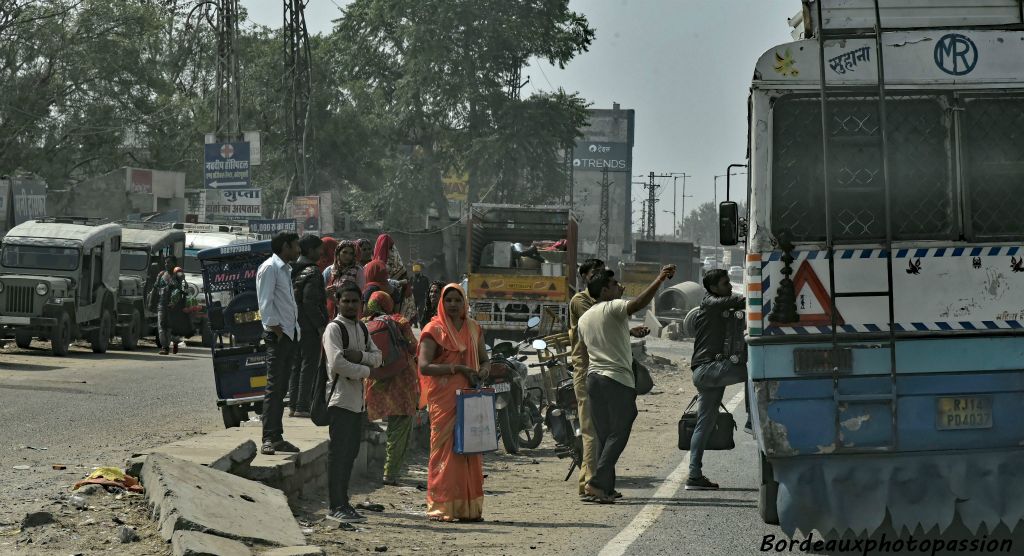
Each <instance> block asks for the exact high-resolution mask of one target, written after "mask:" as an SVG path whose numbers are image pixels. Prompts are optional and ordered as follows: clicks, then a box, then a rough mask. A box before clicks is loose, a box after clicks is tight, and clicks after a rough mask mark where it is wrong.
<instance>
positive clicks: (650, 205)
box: [643, 172, 673, 239]
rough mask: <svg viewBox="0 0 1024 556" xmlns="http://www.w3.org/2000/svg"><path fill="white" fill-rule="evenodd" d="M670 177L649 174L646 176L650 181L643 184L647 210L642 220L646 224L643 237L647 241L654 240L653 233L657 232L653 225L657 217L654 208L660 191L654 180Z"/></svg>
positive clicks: (669, 175)
mask: <svg viewBox="0 0 1024 556" xmlns="http://www.w3.org/2000/svg"><path fill="white" fill-rule="evenodd" d="M671 177H673V175H672V174H655V173H654V172H651V173H650V174H648V178H649V180H650V181H648V182H647V183H644V184H643V186H644V189H646V190H647V205H646V207H647V210H646V218H644V221H645V222H646V223H647V229H646V230H645V233H644V235H645V236H646V237H647V239H655V232H656V231H657V226H656V225H655V222H656V220H657V217H658V211H657V210H656V208H657V206H658V189H660V188H661V186H660V185H658V184H657V183H655V182H654V178H671Z"/></svg>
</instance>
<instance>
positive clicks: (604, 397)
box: [579, 265, 676, 504]
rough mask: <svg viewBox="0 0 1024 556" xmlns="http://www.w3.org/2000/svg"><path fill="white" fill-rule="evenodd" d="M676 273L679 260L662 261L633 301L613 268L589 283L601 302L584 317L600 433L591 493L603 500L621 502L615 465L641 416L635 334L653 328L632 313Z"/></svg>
mask: <svg viewBox="0 0 1024 556" xmlns="http://www.w3.org/2000/svg"><path fill="white" fill-rule="evenodd" d="M675 273H676V267H675V265H666V266H664V267H662V269H661V272H660V273H658V277H657V278H655V279H654V281H653V282H651V284H650V285H649V286H647V288H646V289H645V290H644V291H643V293H641V294H640V295H638V296H637V297H636V298H634V299H633V300H631V301H625V300H623V299H620V298H621V297H622V293H623V291H624V290H623V288H622V286H621V285H620V284H619V282H618V280H616V279H615V278H614V276H615V273H614V272H612V271H610V270H604V271H599V272H598V273H597V274H596V275H595V276H594V277H593V278H591V279H590V282H589V283H588V284H587V290H588V291H589V293H590V296H591V297H592V298H594V299H595V300H596V301H597V303H596V304H595V305H594V306H593V307H591V308H590V310H588V311H587V312H586V313H585V314H584V315H583V316H582V317H580V321H579V341H580V343H581V344H582V345H583V349H584V350H585V351H584V353H585V357H586V359H585V361H586V365H587V397H588V398H589V399H590V415H591V418H592V419H593V421H594V432H595V433H596V434H597V441H598V455H597V467H596V468H595V469H594V471H593V472H592V476H591V478H590V481H588V482H587V484H586V486H585V487H584V488H585V493H586V494H587V495H588V496H590V497H591V498H592V499H593V500H594V501H595V502H598V503H601V504H614V503H615V494H614V493H615V465H616V464H617V463H618V461H619V456H621V455H622V451H623V450H625V449H626V444H627V443H628V442H629V435H630V433H631V432H632V429H633V421H635V420H636V416H637V409H636V377H635V376H634V374H633V349H632V346H631V345H630V340H629V338H630V336H633V337H635V338H642V337H644V336H646V335H648V334H650V332H651V331H650V330H649V329H648V328H647V327H646V326H637V327H634V328H632V329H631V328H629V317H630V315H633V314H635V313H638V312H639V311H640V310H641V309H643V308H644V307H646V306H647V305H648V304H650V303H651V301H652V300H654V295H655V294H656V293H658V289H659V288H660V287H661V285H662V284H664V283H665V282H666V281H668V280H671V279H672V277H673V276H674V275H675Z"/></svg>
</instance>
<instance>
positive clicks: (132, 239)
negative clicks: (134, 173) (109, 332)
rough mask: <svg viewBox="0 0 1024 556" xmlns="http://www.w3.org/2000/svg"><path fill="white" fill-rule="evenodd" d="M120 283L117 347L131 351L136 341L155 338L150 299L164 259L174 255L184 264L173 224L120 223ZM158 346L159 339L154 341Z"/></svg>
mask: <svg viewBox="0 0 1024 556" xmlns="http://www.w3.org/2000/svg"><path fill="white" fill-rule="evenodd" d="M121 225H122V226H123V227H124V228H123V230H122V232H121V233H122V239H121V280H120V287H119V295H118V298H117V312H118V321H119V322H120V323H121V324H120V325H119V326H118V329H119V330H118V333H119V335H120V336H121V347H122V348H123V349H125V350H133V349H135V347H136V345H137V344H138V340H139V338H140V337H148V336H150V335H154V336H155V335H156V333H157V323H156V311H155V310H153V308H152V307H150V303H149V302H150V295H151V294H152V292H153V286H154V285H155V284H156V278H157V276H159V275H160V271H162V270H164V258H165V257H167V256H168V255H174V256H175V257H177V259H178V264H184V256H185V232H184V231H183V230H178V229H175V228H174V227H173V224H159V223H145V222H122V223H121ZM158 343H159V339H158Z"/></svg>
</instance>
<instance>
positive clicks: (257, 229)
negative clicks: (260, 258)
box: [249, 218, 298, 237]
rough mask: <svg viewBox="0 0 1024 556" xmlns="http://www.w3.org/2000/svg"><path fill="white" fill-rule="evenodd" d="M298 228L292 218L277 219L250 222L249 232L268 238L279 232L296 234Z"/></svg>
mask: <svg viewBox="0 0 1024 556" xmlns="http://www.w3.org/2000/svg"><path fill="white" fill-rule="evenodd" d="M296 231H298V226H297V225H296V224H295V219H294V218H277V219H273V220H250V221H249V232H250V233H253V234H260V235H262V236H265V237H270V236H274V235H276V234H278V233H279V232H296Z"/></svg>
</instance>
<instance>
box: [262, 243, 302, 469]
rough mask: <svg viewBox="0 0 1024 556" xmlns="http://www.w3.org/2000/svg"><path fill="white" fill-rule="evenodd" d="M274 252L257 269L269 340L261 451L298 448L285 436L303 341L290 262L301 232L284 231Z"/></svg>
mask: <svg viewBox="0 0 1024 556" xmlns="http://www.w3.org/2000/svg"><path fill="white" fill-rule="evenodd" d="M270 247H271V249H272V250H273V251H274V254H273V255H271V256H270V258H269V259H267V260H266V261H264V262H263V264H261V265H260V268H259V270H257V271H256V297H257V298H258V299H259V304H260V318H261V320H262V322H263V330H264V335H263V339H264V341H265V342H266V344H267V388H266V393H265V395H264V398H263V446H262V447H261V448H260V452H261V453H263V454H266V455H273V454H274V453H276V452H298V451H299V449H298V448H296V447H295V445H294V444H292V443H291V442H288V441H287V440H285V439H284V425H283V424H282V423H281V418H282V417H283V416H284V395H285V393H286V392H287V391H288V379H289V378H290V377H291V373H292V365H293V364H294V360H295V352H296V349H297V348H296V346H297V345H298V341H299V322H298V309H297V308H296V306H295V292H294V291H293V290H292V268H291V265H290V264H289V263H291V262H293V261H294V260H295V259H297V258H298V256H299V235H298V234H296V233H292V232H281V233H279V234H277V235H276V236H274V238H273V239H272V240H271V242H270Z"/></svg>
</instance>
